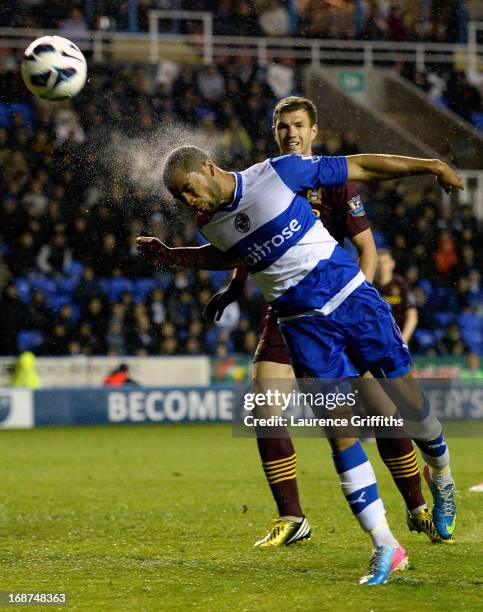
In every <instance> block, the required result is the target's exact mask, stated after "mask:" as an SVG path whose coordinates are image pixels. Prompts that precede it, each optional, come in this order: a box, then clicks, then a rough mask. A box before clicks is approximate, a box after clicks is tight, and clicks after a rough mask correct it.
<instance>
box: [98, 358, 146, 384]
mask: <svg viewBox="0 0 483 612" xmlns="http://www.w3.org/2000/svg"><path fill="white" fill-rule="evenodd" d="M103 384H104V386H105V387H124V386H125V385H136V386H139V385H138V383H137V382H136V381H134V380H133V379H132V378H131V376H130V373H129V366H128V364H127V363H121V365H120V366H119V367H118V368H115V369H114V370H112V372H110V373H109V374H108V375H107V376H106V377H105V378H104V383H103Z"/></svg>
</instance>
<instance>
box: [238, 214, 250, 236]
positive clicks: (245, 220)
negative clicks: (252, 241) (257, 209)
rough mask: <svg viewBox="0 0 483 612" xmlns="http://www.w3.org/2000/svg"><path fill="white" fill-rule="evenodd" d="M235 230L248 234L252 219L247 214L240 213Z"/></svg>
mask: <svg viewBox="0 0 483 612" xmlns="http://www.w3.org/2000/svg"><path fill="white" fill-rule="evenodd" d="M235 229H237V230H238V231H239V232H241V233H242V234H246V233H247V232H248V230H249V229H250V217H249V216H248V215H246V214H245V213H238V214H237V216H236V217H235Z"/></svg>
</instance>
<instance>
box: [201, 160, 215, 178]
mask: <svg viewBox="0 0 483 612" xmlns="http://www.w3.org/2000/svg"><path fill="white" fill-rule="evenodd" d="M201 167H202V169H203V172H204V173H205V174H209V175H210V176H214V175H215V170H216V165H215V162H214V161H213V160H212V159H205V161H204V162H203V164H202V166H201Z"/></svg>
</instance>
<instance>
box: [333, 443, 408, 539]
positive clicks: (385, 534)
mask: <svg viewBox="0 0 483 612" xmlns="http://www.w3.org/2000/svg"><path fill="white" fill-rule="evenodd" d="M332 456H333V459H334V463H335V467H336V469H337V473H338V475H339V479H340V484H341V487H342V491H343V493H344V495H345V498H346V500H347V501H348V503H349V505H350V508H351V510H352V513H353V514H354V516H355V517H356V519H357V520H358V521H359V524H360V525H361V527H362V529H363V530H364V531H367V532H368V533H369V534H370V536H371V539H372V542H373V545H374V547H376V546H381V545H382V546H393V547H395V548H396V547H397V546H398V543H397V540H396V539H395V538H394V536H393V535H392V533H391V530H390V529H389V525H388V524H387V520H386V513H385V510H384V504H383V503H382V500H381V498H380V497H379V493H378V490H377V482H376V476H375V474H374V470H373V469H372V465H371V464H370V463H369V460H368V458H367V455H366V453H365V452H364V449H363V448H362V445H361V443H360V442H359V441H357V442H355V444H353V445H352V446H350V447H349V448H346V449H344V450H343V451H334V452H333V453H332Z"/></svg>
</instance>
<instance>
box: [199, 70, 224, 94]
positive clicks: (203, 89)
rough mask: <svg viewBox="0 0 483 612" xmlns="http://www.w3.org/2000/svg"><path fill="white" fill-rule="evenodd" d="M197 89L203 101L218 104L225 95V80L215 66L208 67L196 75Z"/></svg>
mask: <svg viewBox="0 0 483 612" xmlns="http://www.w3.org/2000/svg"><path fill="white" fill-rule="evenodd" d="M197 84H198V89H199V91H200V93H201V95H202V96H203V98H204V99H205V100H208V101H209V102H219V101H220V100H221V99H222V98H223V96H224V95H225V79H224V78H223V75H222V74H221V72H220V71H219V70H218V68H217V67H216V66H213V65H212V66H208V68H206V70H204V71H202V72H200V73H199V75H198V81H197Z"/></svg>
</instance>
